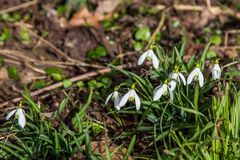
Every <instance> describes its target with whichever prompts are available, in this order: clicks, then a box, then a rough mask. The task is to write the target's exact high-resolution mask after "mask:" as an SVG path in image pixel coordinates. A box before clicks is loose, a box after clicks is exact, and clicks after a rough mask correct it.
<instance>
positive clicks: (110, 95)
mask: <svg viewBox="0 0 240 160" xmlns="http://www.w3.org/2000/svg"><path fill="white" fill-rule="evenodd" d="M112 95H113V93H111V94H109V95H108V96H107V98H106V101H105V104H107V103H108V101H109V100H110V98H111V97H112Z"/></svg>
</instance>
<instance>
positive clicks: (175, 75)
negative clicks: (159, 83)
mask: <svg viewBox="0 0 240 160" xmlns="http://www.w3.org/2000/svg"><path fill="white" fill-rule="evenodd" d="M169 77H170V78H171V79H172V80H171V81H170V82H169V86H170V89H171V91H174V90H175V88H176V86H177V82H178V83H179V84H180V83H181V82H183V85H184V86H185V85H186V79H185V77H184V76H183V74H182V73H180V72H178V71H175V72H172V73H171V74H170V75H169Z"/></svg>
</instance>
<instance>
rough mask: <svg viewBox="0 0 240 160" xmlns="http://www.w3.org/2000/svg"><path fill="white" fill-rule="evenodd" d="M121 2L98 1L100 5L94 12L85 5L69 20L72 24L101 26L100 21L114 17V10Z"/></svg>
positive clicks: (114, 0) (115, 0) (117, 0)
mask: <svg viewBox="0 0 240 160" xmlns="http://www.w3.org/2000/svg"><path fill="white" fill-rule="evenodd" d="M119 4H120V0H102V1H98V7H97V9H96V11H95V12H94V13H92V12H90V11H89V10H88V8H87V7H86V6H85V7H83V8H82V9H81V10H80V11H79V12H77V13H75V14H74V15H73V17H72V18H71V20H70V21H69V25H70V26H80V25H89V26H93V27H99V22H101V21H103V20H104V19H109V18H111V17H112V12H113V11H114V10H115V9H116V7H117V6H118V5H119Z"/></svg>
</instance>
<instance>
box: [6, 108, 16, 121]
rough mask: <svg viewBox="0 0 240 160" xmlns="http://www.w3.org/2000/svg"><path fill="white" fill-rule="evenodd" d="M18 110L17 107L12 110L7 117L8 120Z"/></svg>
mask: <svg viewBox="0 0 240 160" xmlns="http://www.w3.org/2000/svg"><path fill="white" fill-rule="evenodd" d="M16 111H17V109H14V110H12V111H11V112H9V113H8V115H7V117H6V120H8V119H9V118H11V117H12V116H13V115H14V113H15V112H16Z"/></svg>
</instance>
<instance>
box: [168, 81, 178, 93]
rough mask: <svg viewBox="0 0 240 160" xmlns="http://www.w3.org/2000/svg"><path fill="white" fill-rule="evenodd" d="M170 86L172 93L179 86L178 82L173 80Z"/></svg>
mask: <svg viewBox="0 0 240 160" xmlns="http://www.w3.org/2000/svg"><path fill="white" fill-rule="evenodd" d="M169 86H170V89H171V91H174V89H175V88H176V86H177V82H176V81H175V80H171V81H170V82H169Z"/></svg>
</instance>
